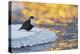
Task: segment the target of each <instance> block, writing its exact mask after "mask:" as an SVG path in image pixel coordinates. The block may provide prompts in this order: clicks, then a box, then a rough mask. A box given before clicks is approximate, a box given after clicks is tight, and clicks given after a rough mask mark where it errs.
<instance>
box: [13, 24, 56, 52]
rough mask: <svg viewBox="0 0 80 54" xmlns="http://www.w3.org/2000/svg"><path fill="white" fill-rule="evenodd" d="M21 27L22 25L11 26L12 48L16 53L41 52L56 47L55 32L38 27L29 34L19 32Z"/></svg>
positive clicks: (24, 31)
mask: <svg viewBox="0 0 80 54" xmlns="http://www.w3.org/2000/svg"><path fill="white" fill-rule="evenodd" d="M20 27H21V25H20V24H17V25H11V39H12V41H11V48H12V49H13V51H14V52H24V51H26V52H27V51H41V50H43V49H44V50H45V49H48V48H51V47H54V46H55V41H56V39H57V36H56V33H55V32H51V31H48V30H46V29H44V28H36V27H34V28H33V29H32V30H31V31H29V32H28V31H26V30H19V31H18V29H19V28H20Z"/></svg>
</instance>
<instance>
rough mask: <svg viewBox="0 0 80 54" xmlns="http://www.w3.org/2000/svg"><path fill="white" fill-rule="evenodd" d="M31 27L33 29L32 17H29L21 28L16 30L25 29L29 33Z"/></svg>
mask: <svg viewBox="0 0 80 54" xmlns="http://www.w3.org/2000/svg"><path fill="white" fill-rule="evenodd" d="M33 27H34V17H33V16H30V18H29V19H28V20H26V21H25V22H24V23H23V24H22V26H21V28H19V29H18V30H21V29H25V30H27V31H30V30H31V29H32V28H33Z"/></svg>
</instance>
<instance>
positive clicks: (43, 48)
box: [12, 42, 56, 53]
mask: <svg viewBox="0 0 80 54" xmlns="http://www.w3.org/2000/svg"><path fill="white" fill-rule="evenodd" d="M55 46H56V43H54V42H50V43H45V44H38V45H34V46H27V47H24V46H23V47H21V48H12V53H23V52H37V51H46V50H47V49H49V48H52V47H53V48H54V47H55Z"/></svg>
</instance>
